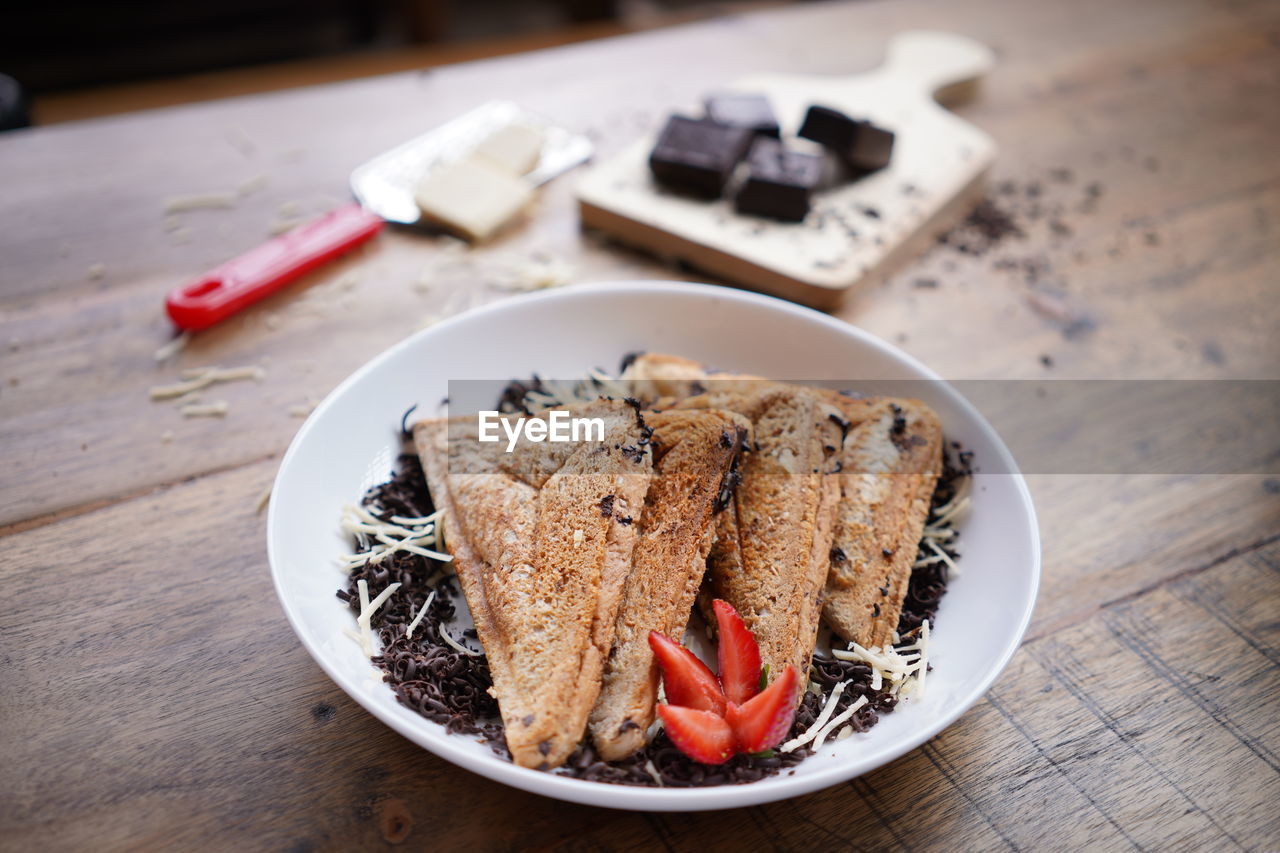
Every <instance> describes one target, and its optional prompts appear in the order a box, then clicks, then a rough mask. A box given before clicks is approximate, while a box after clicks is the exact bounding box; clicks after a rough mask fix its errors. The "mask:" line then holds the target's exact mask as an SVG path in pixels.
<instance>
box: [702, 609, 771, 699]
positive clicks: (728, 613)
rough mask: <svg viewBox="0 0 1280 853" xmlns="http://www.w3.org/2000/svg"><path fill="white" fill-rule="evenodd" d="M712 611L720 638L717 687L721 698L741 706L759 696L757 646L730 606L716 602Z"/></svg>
mask: <svg viewBox="0 0 1280 853" xmlns="http://www.w3.org/2000/svg"><path fill="white" fill-rule="evenodd" d="M712 607H713V608H714V609H715V611H716V626H717V631H718V632H719V637H720V648H719V657H720V686H721V687H722V688H724V698H726V699H728V700H729V701H730V702H733V703H735V704H737V705H741V704H742V703H744V702H746V701H747V700H748V699H750V698H751V697H752V696H755V695H756V694H757V693H759V692H760V646H759V645H757V644H756V638H755V637H753V636H751V632H750V631H748V630H747V626H746V624H745V623H744V622H743V621H742V617H741V616H739V615H738V611H736V610H734V609H733V605H731V604H729V603H728V602H727V601H721V600H720V599H718V598H717V599H716V600H715V602H713V603H712Z"/></svg>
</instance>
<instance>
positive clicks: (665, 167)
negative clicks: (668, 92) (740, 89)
mask: <svg viewBox="0 0 1280 853" xmlns="http://www.w3.org/2000/svg"><path fill="white" fill-rule="evenodd" d="M751 137H752V133H751V131H750V130H747V129H746V128H742V127H727V126H725V125H722V124H716V123H715V122H712V121H707V120H706V119H693V118H688V117H686V116H679V115H673V116H671V117H670V118H668V119H667V124H666V126H665V127H663V128H662V133H660V134H658V142H657V144H656V145H654V146H653V151H652V152H651V153H650V154H649V168H650V169H651V170H652V171H653V176H654V178H656V179H657V181H658V183H660V184H663V185H664V186H667V187H670V188H671V189H674V190H679V191H681V192H685V193H689V194H691V195H696V196H699V197H701V198H719V197H720V195H721V193H723V192H724V185H725V184H726V183H727V182H728V181H729V176H730V175H732V174H733V168H734V166H737V165H738V162H739V161H740V160H741V159H742V157H743V155H744V154H746V151H747V146H748V145H749V144H750V143H751Z"/></svg>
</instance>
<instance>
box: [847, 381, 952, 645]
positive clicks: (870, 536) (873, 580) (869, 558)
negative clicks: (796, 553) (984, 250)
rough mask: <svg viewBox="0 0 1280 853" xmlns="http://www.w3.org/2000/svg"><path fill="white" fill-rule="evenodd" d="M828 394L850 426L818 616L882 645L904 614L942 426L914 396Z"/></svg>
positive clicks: (851, 636) (853, 636)
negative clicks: (867, 396) (861, 397)
mask: <svg viewBox="0 0 1280 853" xmlns="http://www.w3.org/2000/svg"><path fill="white" fill-rule="evenodd" d="M829 399H830V400H831V403H832V405H833V406H835V407H836V408H838V409H839V410H840V412H841V415H842V416H843V417H844V418H845V419H846V420H847V421H848V423H849V424H850V426H849V430H848V435H847V437H846V438H845V441H844V442H843V444H842V447H841V452H840V455H839V459H840V462H841V473H840V475H839V479H840V488H841V500H840V506H839V510H838V513H837V517H836V524H835V534H834V536H833V539H832V548H831V571H830V573H829V574H828V576H827V583H826V591H825V598H826V602H825V604H824V605H823V610H822V614H823V617H824V618H825V619H826V621H827V624H828V625H830V626H831V629H832V630H833V631H835V632H836V634H838V635H839V636H841V637H843V638H844V639H846V640H852V641H853V642H856V643H858V644H860V645H862V646H865V647H867V648H871V647H873V646H884V645H886V644H888V643H891V642H892V640H893V632H894V631H895V630H896V629H897V627H898V619H899V617H900V616H901V615H902V605H903V602H904V601H905V600H906V596H907V584H908V582H909V581H910V579H911V570H912V567H913V565H914V563H915V559H916V551H917V547H918V543H919V542H920V537H921V534H922V532H923V530H924V524H925V520H926V518H927V517H928V515H929V502H930V499H931V498H932V497H933V490H934V487H935V486H936V485H937V482H938V474H939V472H940V471H941V468H942V428H941V426H940V424H939V423H938V417H937V415H935V414H934V412H933V410H932V409H930V408H929V407H928V406H926V405H925V404H924V403H921V402H920V401H918V400H907V399H888V398H866V399H850V398H847V397H842V396H840V395H839V394H832V395H830V398H829ZM895 424H896V426H895Z"/></svg>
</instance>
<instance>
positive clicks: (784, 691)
mask: <svg viewBox="0 0 1280 853" xmlns="http://www.w3.org/2000/svg"><path fill="white" fill-rule="evenodd" d="M795 716H796V670H795V667H793V666H788V667H787V668H786V669H784V670H783V671H782V674H781V675H779V676H778V678H777V679H776V680H775V681H774V682H773V684H770V685H769V686H768V687H766V688H765V689H764V690H763V691H761V692H760V693H759V694H758V695H757V696H756V697H755V698H754V699H751V700H750V701H749V702H747V703H746V704H744V705H736V704H734V703H733V702H730V703H729V705H728V707H727V708H725V714H724V717H725V720H726V721H728V723H729V726H730V728H732V729H733V734H734V737H735V739H736V740H737V744H738V749H739V751H741V752H763V751H764V750H766V749H770V748H772V747H774V746H777V745H778V744H779V743H780V742H781V741H782V739H783V738H784V737H786V736H787V732H789V731H790V730H791V721H792V720H794V719H795Z"/></svg>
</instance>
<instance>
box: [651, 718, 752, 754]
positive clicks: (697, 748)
mask: <svg viewBox="0 0 1280 853" xmlns="http://www.w3.org/2000/svg"><path fill="white" fill-rule="evenodd" d="M658 715H659V716H661V717H662V723H663V725H664V726H666V729H667V737H669V738H671V742H672V743H674V744H675V745H676V748H677V749H679V750H680V751H681V752H683V753H684V754H685V755H687V756H689V757H690V758H692V759H693V760H694V761H701V762H702V763H703V764H724V763H725V762H726V761H728V760H729V759H730V758H732V757H733V743H734V737H733V729H731V728H729V724H728V723H726V722H725V721H724V718H723V717H721V716H720V715H719V714H713V713H711V712H710V711H699V710H697V709H695V708H682V707H680V706H678V705H659V706H658Z"/></svg>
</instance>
